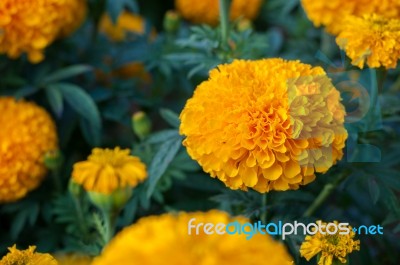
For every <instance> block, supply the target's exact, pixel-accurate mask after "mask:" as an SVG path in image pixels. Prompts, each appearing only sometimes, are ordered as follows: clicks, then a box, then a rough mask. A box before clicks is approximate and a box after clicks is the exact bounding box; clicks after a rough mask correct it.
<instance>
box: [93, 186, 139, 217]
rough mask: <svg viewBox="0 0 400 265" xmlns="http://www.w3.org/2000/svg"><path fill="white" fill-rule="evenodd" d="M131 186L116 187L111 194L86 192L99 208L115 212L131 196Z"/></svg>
mask: <svg viewBox="0 0 400 265" xmlns="http://www.w3.org/2000/svg"><path fill="white" fill-rule="evenodd" d="M132 193H133V192H132V188H130V187H126V188H121V189H117V190H115V191H114V192H112V193H111V194H104V193H99V192H94V191H90V192H88V195H89V199H90V201H91V202H92V203H93V204H94V205H95V206H97V207H98V208H99V209H103V210H106V211H111V212H116V211H119V210H120V209H122V208H123V207H124V206H125V204H126V203H127V202H128V201H129V199H130V198H131V196H132Z"/></svg>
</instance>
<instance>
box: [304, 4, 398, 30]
mask: <svg viewBox="0 0 400 265" xmlns="http://www.w3.org/2000/svg"><path fill="white" fill-rule="evenodd" d="M301 2H302V4H303V8H304V10H305V11H306V13H307V16H308V18H309V19H310V20H311V21H312V22H313V23H314V25H315V26H317V27H319V26H325V27H326V30H327V31H328V32H329V33H332V34H334V35H336V34H338V33H339V32H340V28H341V24H342V23H341V22H339V20H338V18H339V19H343V18H344V17H346V16H348V15H354V16H362V15H364V14H371V13H377V14H380V15H382V16H385V17H391V18H400V1H398V0H318V1H315V0H301Z"/></svg>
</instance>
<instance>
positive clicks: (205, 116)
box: [180, 59, 347, 192]
mask: <svg viewBox="0 0 400 265" xmlns="http://www.w3.org/2000/svg"><path fill="white" fill-rule="evenodd" d="M344 115H345V112H344V108H343V106H342V105H341V104H340V95H339V92H338V91H337V90H336V89H335V88H334V87H333V85H332V83H331V81H330V79H329V78H328V77H327V76H326V74H325V72H324V71H323V70H322V68H320V67H314V68H313V67H311V66H310V65H307V64H303V63H300V62H299V61H285V60H282V59H267V60H258V61H244V60H236V61H234V62H233V63H231V64H226V65H220V66H219V67H218V69H214V70H212V71H211V72H210V78H209V80H208V81H205V82H203V83H201V84H200V85H199V86H198V87H197V88H196V91H195V92H194V95H193V97H192V98H191V99H189V100H188V101H187V103H186V106H185V108H184V109H183V111H182V113H181V115H180V119H181V126H180V133H181V134H182V135H185V136H186V139H185V140H184V142H183V144H184V145H185V146H186V148H187V151H188V153H189V155H190V156H191V157H192V158H193V159H195V160H197V161H198V162H199V164H200V165H201V166H202V167H203V169H204V171H205V172H207V173H210V174H211V176H212V177H217V178H218V179H220V180H221V181H223V182H224V183H225V184H226V185H227V186H228V187H230V188H232V189H239V188H240V189H244V190H246V188H247V187H250V188H253V189H255V190H257V191H259V192H268V191H270V190H288V189H296V188H298V187H299V185H304V184H307V183H309V182H311V181H313V180H314V178H315V175H314V172H326V171H327V170H328V169H329V168H330V167H331V166H332V165H333V164H335V163H336V161H337V160H339V159H341V157H342V156H343V152H342V149H343V147H344V142H345V140H346V138H347V132H346V130H345V129H344V126H343V122H344Z"/></svg>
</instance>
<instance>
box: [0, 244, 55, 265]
mask: <svg viewBox="0 0 400 265" xmlns="http://www.w3.org/2000/svg"><path fill="white" fill-rule="evenodd" d="M35 249H36V247H35V246H30V247H29V248H28V249H26V250H18V249H17V247H16V246H15V245H14V246H12V247H10V248H8V250H9V253H8V254H7V255H5V256H4V257H3V258H2V259H1V260H0V264H1V265H16V264H18V265H58V263H57V261H56V260H55V259H54V258H53V257H52V256H51V255H50V254H47V253H46V254H45V253H37V252H35Z"/></svg>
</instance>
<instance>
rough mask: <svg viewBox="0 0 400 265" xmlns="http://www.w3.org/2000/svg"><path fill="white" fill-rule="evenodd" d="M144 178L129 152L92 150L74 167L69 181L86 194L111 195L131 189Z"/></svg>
mask: <svg viewBox="0 0 400 265" xmlns="http://www.w3.org/2000/svg"><path fill="white" fill-rule="evenodd" d="M146 177H147V172H146V166H145V164H143V163H142V162H141V161H140V159H139V158H138V157H136V156H131V155H130V151H129V149H125V150H121V149H120V148H119V147H116V148H114V149H108V148H106V149H101V148H94V149H93V150H92V154H91V155H90V156H89V157H88V160H87V161H82V162H78V163H76V164H75V165H74V170H73V172H72V179H73V181H75V182H76V183H78V184H81V185H82V186H83V188H84V189H85V190H87V191H93V192H97V193H103V194H111V193H113V192H114V191H116V190H118V189H123V188H126V187H135V186H136V185H137V184H138V183H139V182H142V181H143V180H144V179H145V178H146Z"/></svg>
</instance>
